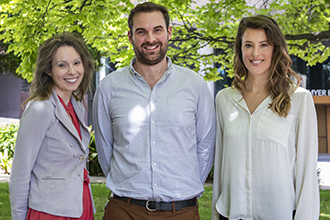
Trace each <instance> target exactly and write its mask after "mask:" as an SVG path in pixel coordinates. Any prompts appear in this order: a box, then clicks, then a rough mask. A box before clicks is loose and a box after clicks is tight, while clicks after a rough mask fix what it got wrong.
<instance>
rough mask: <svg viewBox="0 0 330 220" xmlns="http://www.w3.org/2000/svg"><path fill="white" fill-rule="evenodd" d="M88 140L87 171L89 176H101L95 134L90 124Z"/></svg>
mask: <svg viewBox="0 0 330 220" xmlns="http://www.w3.org/2000/svg"><path fill="white" fill-rule="evenodd" d="M89 133H90V136H91V137H90V141H89V146H88V147H89V156H88V171H89V175H91V176H103V172H102V169H101V166H100V164H99V161H98V156H97V151H96V145H95V135H94V131H92V126H89Z"/></svg>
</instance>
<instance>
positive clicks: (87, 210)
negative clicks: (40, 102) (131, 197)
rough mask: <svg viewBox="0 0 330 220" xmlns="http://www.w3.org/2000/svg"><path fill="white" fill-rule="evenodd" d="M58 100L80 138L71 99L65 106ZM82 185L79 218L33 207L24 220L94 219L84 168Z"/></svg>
mask: <svg viewBox="0 0 330 220" xmlns="http://www.w3.org/2000/svg"><path fill="white" fill-rule="evenodd" d="M58 98H59V100H60V102H61V103H62V105H63V106H64V108H65V110H66V112H67V113H68V114H69V115H70V116H71V119H72V123H73V125H74V126H75V128H76V129H77V132H78V134H79V136H80V139H81V132H80V126H79V122H78V119H77V115H76V113H75V111H74V109H73V106H72V103H71V100H70V101H69V103H68V105H67V106H66V105H65V103H64V102H63V99H62V98H61V97H60V96H58ZM84 180H85V181H84V183H83V184H84V186H83V213H82V215H81V217H80V218H70V217H62V216H56V215H50V214H47V213H44V212H39V211H36V210H34V209H30V208H29V211H28V214H27V217H26V220H42V219H47V220H71V219H72V220H78V219H79V220H94V215H93V205H92V200H91V192H90V191H89V187H88V184H89V178H88V171H87V170H86V169H84Z"/></svg>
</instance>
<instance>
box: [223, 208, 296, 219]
mask: <svg viewBox="0 0 330 220" xmlns="http://www.w3.org/2000/svg"><path fill="white" fill-rule="evenodd" d="M295 214H296V210H294V211H293V213H292V219H294V216H295ZM219 220H228V218H226V217H224V216H222V215H220V216H219Z"/></svg>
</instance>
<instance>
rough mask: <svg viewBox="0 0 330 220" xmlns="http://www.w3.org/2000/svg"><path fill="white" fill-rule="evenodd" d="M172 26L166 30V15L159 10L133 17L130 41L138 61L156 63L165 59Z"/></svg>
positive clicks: (129, 33)
mask: <svg viewBox="0 0 330 220" xmlns="http://www.w3.org/2000/svg"><path fill="white" fill-rule="evenodd" d="M171 35H172V29H171V27H169V28H168V30H166V24H165V20H164V16H163V14H162V13H161V12H159V11H154V12H147V13H138V14H136V15H135V16H134V17H133V29H132V32H128V37H129V41H130V42H131V44H132V45H133V47H134V52H135V56H136V59H137V62H140V63H142V64H144V65H156V64H158V63H159V62H161V61H162V60H164V59H165V56H166V52H167V48H168V42H169V39H170V38H171Z"/></svg>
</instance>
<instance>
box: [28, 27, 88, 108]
mask: <svg viewBox="0 0 330 220" xmlns="http://www.w3.org/2000/svg"><path fill="white" fill-rule="evenodd" d="M62 46H71V47H73V48H74V49H75V50H76V51H77V53H78V54H79V55H80V57H81V60H82V63H83V66H84V76H83V79H82V81H81V83H80V85H79V86H78V88H77V89H76V91H74V92H73V93H72V95H73V96H74V97H75V99H76V100H77V101H82V102H83V103H85V102H84V100H83V96H84V94H85V93H86V92H87V90H88V89H90V83H91V80H92V77H93V73H94V61H93V58H92V55H91V53H90V52H89V50H88V48H87V46H86V44H85V42H84V41H83V40H82V39H80V38H77V37H75V36H73V34H72V33H69V32H63V33H62V34H59V35H55V36H53V37H51V38H49V39H48V40H46V41H45V42H44V43H43V44H42V45H41V46H40V48H39V53H38V57H37V63H36V68H35V71H34V77H33V80H32V83H31V87H30V96H29V98H28V99H27V100H26V101H25V102H24V103H23V105H25V104H26V103H27V102H29V101H32V100H35V101H42V100H47V99H49V97H50V95H51V93H52V89H53V85H54V82H53V80H52V78H51V77H50V76H49V75H48V74H47V73H49V72H51V71H52V60H53V57H54V56H55V53H56V52H57V50H58V48H60V47H62Z"/></svg>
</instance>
